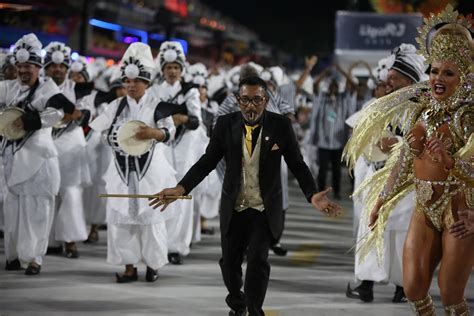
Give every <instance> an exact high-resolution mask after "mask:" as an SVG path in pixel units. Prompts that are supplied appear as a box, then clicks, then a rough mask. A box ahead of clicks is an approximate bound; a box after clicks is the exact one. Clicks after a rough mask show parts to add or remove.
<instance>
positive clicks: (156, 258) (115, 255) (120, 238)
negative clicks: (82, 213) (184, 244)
mask: <svg viewBox="0 0 474 316" xmlns="http://www.w3.org/2000/svg"><path fill="white" fill-rule="evenodd" d="M166 241H167V237H166V226H165V223H164V222H161V223H158V224H152V225H128V224H109V225H108V226H107V262H108V263H110V264H114V265H127V264H133V265H136V264H138V263H140V262H143V263H144V264H145V265H147V266H148V267H150V268H152V269H158V268H161V267H162V266H164V265H165V264H167V263H168V249H167V247H166Z"/></svg>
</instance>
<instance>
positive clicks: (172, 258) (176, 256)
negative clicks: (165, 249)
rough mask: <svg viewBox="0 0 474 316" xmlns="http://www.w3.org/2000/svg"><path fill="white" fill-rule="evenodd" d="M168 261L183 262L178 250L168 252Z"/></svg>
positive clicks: (173, 262)
mask: <svg viewBox="0 0 474 316" xmlns="http://www.w3.org/2000/svg"><path fill="white" fill-rule="evenodd" d="M168 261H169V262H170V263H171V264H183V257H181V254H180V253H179V252H171V253H169V254H168Z"/></svg>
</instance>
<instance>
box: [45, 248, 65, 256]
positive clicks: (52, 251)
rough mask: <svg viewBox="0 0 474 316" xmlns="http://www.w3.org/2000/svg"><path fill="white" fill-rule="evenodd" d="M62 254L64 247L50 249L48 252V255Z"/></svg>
mask: <svg viewBox="0 0 474 316" xmlns="http://www.w3.org/2000/svg"><path fill="white" fill-rule="evenodd" d="M61 253H63V246H58V247H48V250H47V251H46V254H47V255H57V254H61Z"/></svg>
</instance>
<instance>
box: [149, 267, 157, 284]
mask: <svg viewBox="0 0 474 316" xmlns="http://www.w3.org/2000/svg"><path fill="white" fill-rule="evenodd" d="M156 280H158V270H155V269H152V268H150V267H146V281H147V282H155V281H156Z"/></svg>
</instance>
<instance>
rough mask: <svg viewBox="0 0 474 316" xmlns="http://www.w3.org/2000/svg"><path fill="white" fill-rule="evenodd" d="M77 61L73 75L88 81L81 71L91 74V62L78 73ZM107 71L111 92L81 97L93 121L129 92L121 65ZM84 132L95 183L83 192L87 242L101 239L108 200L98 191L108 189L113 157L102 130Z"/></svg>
mask: <svg viewBox="0 0 474 316" xmlns="http://www.w3.org/2000/svg"><path fill="white" fill-rule="evenodd" d="M79 61H81V60H79ZM77 62H78V61H75V62H74V63H73V64H72V66H71V78H72V75H74V74H77V75H74V78H79V79H80V78H83V80H86V81H87V80H88V77H87V76H79V74H81V73H82V74H86V75H88V71H87V69H89V68H85V67H87V65H86V64H84V65H83V67H84V69H82V70H81V71H80V72H77V73H76V72H74V64H75V63H77ZM107 72H110V74H111V75H110V76H108V78H109V79H108V86H109V90H108V91H107V92H104V91H100V90H94V91H93V92H92V93H91V94H89V95H87V96H85V97H84V98H82V99H81V108H86V109H90V110H91V120H93V119H94V118H95V117H97V116H99V115H100V114H102V112H104V111H105V108H106V107H107V106H108V104H109V103H110V102H112V101H113V100H115V99H117V98H119V97H123V96H125V95H126V91H125V88H124V86H123V82H122V78H121V76H122V72H121V71H120V67H119V66H116V65H114V66H112V67H110V68H109V69H108V70H107ZM89 79H90V76H89ZM84 135H85V137H86V141H87V157H88V163H89V170H90V175H91V182H92V185H90V186H88V187H85V188H84V195H83V199H84V213H85V216H86V223H87V224H88V225H90V230H89V236H88V237H87V239H86V240H85V241H84V243H95V242H98V241H99V226H100V225H105V223H106V202H107V200H106V199H103V198H101V197H99V196H98V195H97V192H105V179H104V175H105V172H106V171H107V168H108V166H109V164H110V161H111V160H112V159H113V157H112V151H111V150H110V148H109V146H107V145H106V144H104V142H102V141H101V139H102V137H101V133H100V132H97V131H94V130H93V129H91V128H90V127H89V126H86V127H85V128H84Z"/></svg>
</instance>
